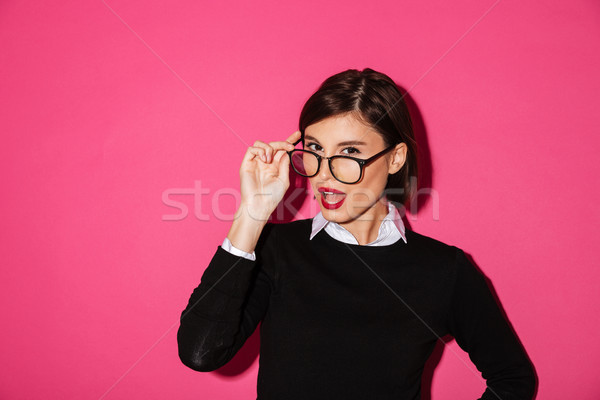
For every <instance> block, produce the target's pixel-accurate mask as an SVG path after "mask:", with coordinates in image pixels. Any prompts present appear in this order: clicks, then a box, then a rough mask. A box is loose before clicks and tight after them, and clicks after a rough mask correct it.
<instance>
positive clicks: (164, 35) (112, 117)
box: [0, 0, 600, 400]
mask: <svg viewBox="0 0 600 400" xmlns="http://www.w3.org/2000/svg"><path fill="white" fill-rule="evenodd" d="M376 3H377V2H372V1H366V2H348V1H335V2H327V3H325V4H322V3H321V2H317V1H301V2H296V3H295V4H294V3H289V4H284V3H283V2H277V1H262V2H248V3H247V4H245V3H242V2H239V4H228V3H226V2H212V4H208V2H196V1H179V2H167V1H158V0H153V1H124V0H107V1H106V2H103V1H94V2H82V1H62V2H58V3H47V4H46V3H44V2H33V1H3V2H2V3H1V4H0V46H1V47H0V74H1V92H0V93H1V95H0V102H1V104H0V130H1V132H2V143H1V145H0V163H1V164H0V167H1V168H0V171H1V172H0V178H1V183H2V187H3V193H4V195H3V196H2V230H1V233H0V235H1V237H0V257H1V260H2V268H1V272H0V282H2V291H1V292H0V296H1V297H0V298H1V301H2V307H1V308H0V310H1V311H0V320H1V321H2V326H3V328H2V330H1V333H0V336H1V341H0V354H1V355H2V356H1V357H2V363H1V364H0V398H2V399H33V398H62V399H101V398H102V399H164V398H178V399H198V398H203V399H204V398H210V399H250V398H254V397H253V396H255V390H256V389H255V388H256V372H257V367H258V361H257V360H256V359H255V357H256V348H257V335H255V336H253V337H252V338H251V340H250V343H249V345H248V346H247V348H245V349H244V350H243V351H242V352H241V354H239V356H237V357H236V358H235V359H234V361H232V364H231V366H226V367H225V368H223V369H222V370H219V371H217V372H213V373H198V372H194V371H192V370H190V369H188V368H187V367H185V366H183V364H181V362H180V361H179V359H178V356H177V346H176V330H177V326H178V320H179V315H180V312H181V310H182V309H183V307H184V306H185V305H186V303H187V300H188V297H189V295H190V293H191V291H192V289H193V288H194V287H195V286H196V285H197V284H198V282H199V280H200V276H201V274H202V272H203V270H204V268H205V267H206V266H207V264H208V262H209V260H210V258H211V256H212V254H213V253H214V251H215V250H216V247H217V246H218V245H219V244H220V243H221V241H222V240H223V238H224V237H225V235H226V233H227V231H228V229H229V226H230V224H231V214H232V213H233V211H234V209H235V203H236V199H237V193H238V191H239V182H238V167H239V163H240V161H241V157H242V155H243V153H244V152H245V149H246V147H247V146H248V145H249V144H251V143H253V142H254V141H255V140H257V139H260V140H265V141H269V140H279V139H284V138H286V137H287V136H288V135H289V134H291V133H292V132H293V131H294V130H295V129H296V128H297V121H298V115H299V112H300V108H301V106H302V104H303V103H304V101H305V100H306V99H307V97H308V96H309V95H310V94H311V93H312V92H313V91H314V90H315V89H316V87H317V86H318V85H319V84H320V83H321V82H322V81H323V79H325V78H326V77H328V76H330V75H332V74H333V73H336V72H340V71H342V70H345V69H347V68H360V69H362V68H364V67H371V68H374V69H377V70H381V71H383V72H385V73H387V74H388V75H390V76H391V77H392V78H394V79H395V80H396V81H397V82H398V83H399V84H400V85H401V86H403V87H404V88H405V89H408V90H409V91H410V97H411V99H412V101H413V103H414V104H413V110H414V109H417V110H418V113H420V116H419V115H417V118H416V120H417V122H419V121H420V124H421V130H422V134H421V140H422V143H421V144H422V157H424V159H429V160H430V161H429V163H430V164H431V167H427V166H426V167H425V172H426V173H428V176H429V177H428V178H426V179H425V181H424V184H426V185H427V186H430V187H432V188H433V190H432V192H433V193H434V194H435V196H436V199H437V200H434V197H428V196H425V197H426V198H429V200H427V199H425V201H423V205H422V207H420V208H419V209H418V210H414V211H415V213H414V214H409V215H408V216H407V219H406V220H407V223H408V224H409V225H410V226H411V227H412V229H414V230H415V231H417V232H420V233H423V234H426V235H429V236H432V237H434V238H437V239H439V240H442V241H444V242H446V243H449V244H452V245H455V246H459V247H461V248H463V249H464V250H465V251H466V252H468V253H469V254H470V255H471V256H472V257H473V260H474V261H475V262H476V263H477V265H479V266H480V268H481V269H482V270H483V271H484V272H485V274H486V275H487V276H488V277H489V278H490V280H491V281H492V282H493V284H494V288H495V290H496V291H497V293H498V296H499V298H500V300H501V302H502V304H503V307H504V309H505V310H506V312H507V315H508V316H509V319H510V321H511V323H512V324H513V326H514V327H515V329H516V330H517V332H518V334H519V336H520V339H521V341H522V342H523V344H524V346H525V348H526V350H527V352H528V354H529V356H530V357H531V359H532V360H533V362H534V364H535V367H536V370H537V373H538V375H539V380H540V383H539V392H538V399H567V398H573V399H574V398H577V399H598V398H600V384H599V383H598V379H597V374H598V370H599V369H600V361H599V360H600V345H599V344H598V340H597V338H596V337H595V333H596V332H597V330H598V327H599V325H600V320H599V316H598V315H599V313H598V311H599V303H600V296H599V295H598V286H599V283H600V282H599V278H600V272H599V270H598V262H597V259H598V244H597V239H598V236H597V230H598V223H599V222H600V221H599V219H600V218H599V216H600V214H599V212H598V201H600V196H599V193H598V192H599V191H598V182H597V181H598V173H599V170H598V169H599V168H598V161H597V160H598V151H599V150H600V149H599V139H598V127H599V126H600V123H599V122H600V112H598V109H599V107H600V100H599V96H598V94H599V93H600V78H599V74H598V71H599V70H600V51H599V50H600V48H599V44H600V5H598V2H596V1H593V0H578V1H537V2H519V1H515V0H503V1H496V2H493V1H483V2H482V1H463V0H457V1H452V2H448V1H427V2H414V1H410V2H409V1H387V2H380V3H379V4H376ZM424 139H425V140H426V141H425V142H423V140H424ZM195 185H196V186H195ZM192 193H196V196H195V197H194V196H193V195H192ZM194 199H195V200H194ZM174 201H176V202H177V203H173V202H174ZM181 204H183V206H182V205H181ZM173 205H177V206H176V207H174V206H173ZM184 207H185V209H187V215H186V214H185V212H183V213H182V212H181V211H179V210H184V211H185V209H184ZM314 210H315V205H314V203H312V197H309V198H308V199H306V201H305V202H304V203H303V205H302V209H301V210H300V212H299V213H298V214H297V215H296V217H297V218H308V217H311V216H312V215H313V214H314ZM476 372H477V371H476V370H475V368H474V366H473V365H472V364H471V363H470V361H469V360H468V357H467V355H466V354H465V353H464V352H462V350H460V348H458V347H457V346H456V344H455V343H454V342H453V343H451V344H450V345H448V346H447V347H446V349H445V351H444V352H443V355H442V357H441V360H440V362H439V365H438V368H437V369H436V370H435V374H434V375H433V380H432V385H431V397H432V399H435V400H445V399H448V400H450V399H468V398H476V397H477V396H478V394H480V393H481V392H482V391H483V387H484V383H483V381H482V379H481V378H480V377H479V376H478V374H477V373H476Z"/></svg>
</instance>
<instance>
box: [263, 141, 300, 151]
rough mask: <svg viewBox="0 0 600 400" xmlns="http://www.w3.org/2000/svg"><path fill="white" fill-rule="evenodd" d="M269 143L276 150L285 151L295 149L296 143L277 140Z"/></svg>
mask: <svg viewBox="0 0 600 400" xmlns="http://www.w3.org/2000/svg"><path fill="white" fill-rule="evenodd" d="M269 145H270V146H271V147H272V148H273V149H274V150H275V151H277V150H285V151H291V150H294V145H293V144H291V143H290V142H288V141H277V142H270V143H269Z"/></svg>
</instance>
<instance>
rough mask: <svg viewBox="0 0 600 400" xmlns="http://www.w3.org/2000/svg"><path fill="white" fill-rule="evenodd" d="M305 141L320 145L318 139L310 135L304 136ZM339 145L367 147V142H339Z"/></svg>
mask: <svg viewBox="0 0 600 400" xmlns="http://www.w3.org/2000/svg"><path fill="white" fill-rule="evenodd" d="M304 140H312V141H314V142H317V143H319V141H318V140H317V139H316V138H314V137H312V136H310V135H306V136H304ZM337 145H338V146H366V145H367V143H366V142H362V141H360V140H346V141H344V142H339V143H338V144H337Z"/></svg>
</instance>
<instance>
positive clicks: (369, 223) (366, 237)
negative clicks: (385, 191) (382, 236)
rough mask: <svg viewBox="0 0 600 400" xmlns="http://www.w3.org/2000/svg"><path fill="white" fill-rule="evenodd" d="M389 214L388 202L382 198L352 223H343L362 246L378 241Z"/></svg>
mask: <svg viewBox="0 0 600 400" xmlns="http://www.w3.org/2000/svg"><path fill="white" fill-rule="evenodd" d="M387 214H388V208H387V201H386V199H385V197H381V198H380V199H379V200H378V201H377V202H376V203H375V204H373V206H372V207H371V208H369V209H368V210H367V211H366V212H364V213H363V214H361V215H360V216H359V217H357V218H355V219H353V220H352V221H348V222H344V223H341V224H340V225H341V226H343V227H344V228H346V230H348V232H350V233H351V234H352V236H354V238H355V239H356V240H357V241H358V244H360V245H366V244H369V243H371V242H372V241H374V240H375V239H377V235H378V234H379V227H380V226H381V222H382V221H383V219H384V218H385V216H386V215H387Z"/></svg>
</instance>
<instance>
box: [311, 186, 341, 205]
mask: <svg viewBox="0 0 600 400" xmlns="http://www.w3.org/2000/svg"><path fill="white" fill-rule="evenodd" d="M317 190H318V191H319V193H320V194H321V196H320V197H321V204H323V207H325V208H326V209H328V210H335V209H336V208H340V207H341V206H342V204H343V203H344V200H345V199H346V194H345V193H344V192H340V191H339V190H336V189H333V188H328V187H320V188H318V189H317Z"/></svg>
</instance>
